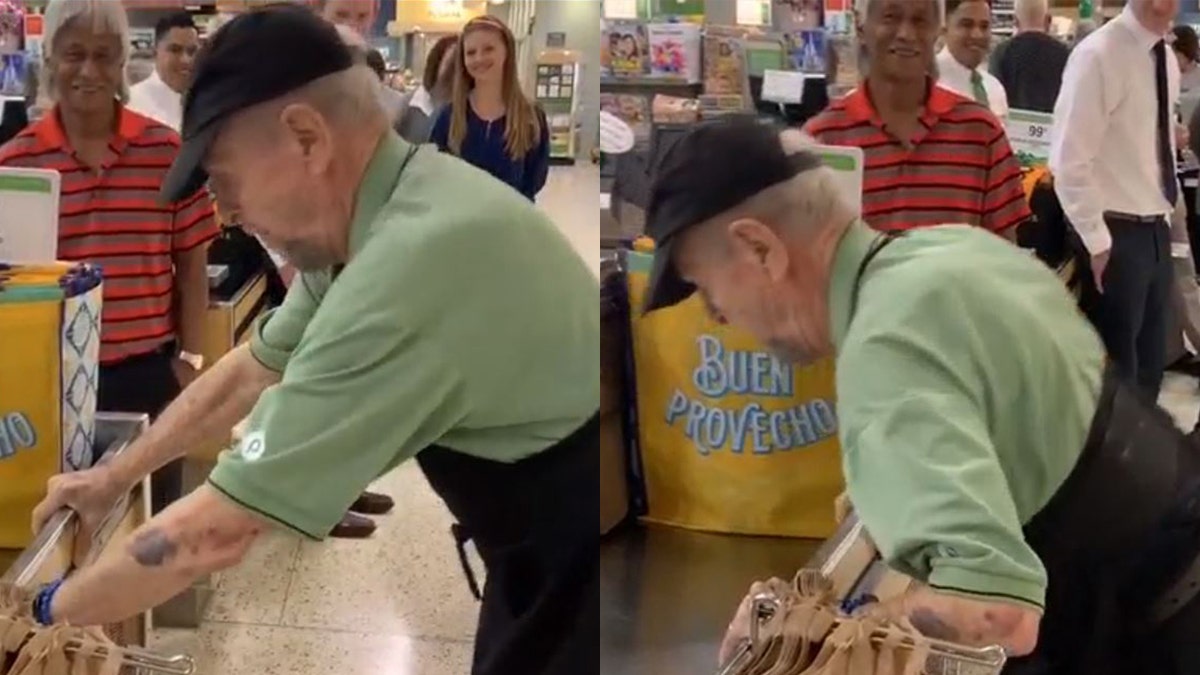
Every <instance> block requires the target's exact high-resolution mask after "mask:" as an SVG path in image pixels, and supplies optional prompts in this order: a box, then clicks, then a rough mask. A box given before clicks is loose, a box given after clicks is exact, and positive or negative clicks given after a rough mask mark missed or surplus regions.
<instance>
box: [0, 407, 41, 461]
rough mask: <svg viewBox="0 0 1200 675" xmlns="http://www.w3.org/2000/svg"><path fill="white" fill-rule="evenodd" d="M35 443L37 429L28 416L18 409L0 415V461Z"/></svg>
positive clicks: (30, 447) (27, 448) (32, 446)
mask: <svg viewBox="0 0 1200 675" xmlns="http://www.w3.org/2000/svg"><path fill="white" fill-rule="evenodd" d="M36 445H37V430H35V429H34V428H33V423H32V422H30V421H29V416H28V415H26V414H25V413H23V412H20V411H14V412H10V413H8V414H5V415H0V461H4V460H6V459H9V458H11V457H12V456H13V455H15V454H17V453H18V452H20V451H21V450H32V449H33V448H34V446H36Z"/></svg>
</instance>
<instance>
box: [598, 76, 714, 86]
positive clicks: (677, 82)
mask: <svg viewBox="0 0 1200 675" xmlns="http://www.w3.org/2000/svg"><path fill="white" fill-rule="evenodd" d="M600 86H602V87H699V86H700V83H699V82H688V81H687V80H685V79H683V78H674V77H604V78H601V79H600Z"/></svg>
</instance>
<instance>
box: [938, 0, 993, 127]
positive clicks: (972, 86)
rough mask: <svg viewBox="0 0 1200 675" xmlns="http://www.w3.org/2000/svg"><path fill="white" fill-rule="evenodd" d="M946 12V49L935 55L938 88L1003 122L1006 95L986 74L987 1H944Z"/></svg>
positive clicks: (988, 40) (989, 7) (989, 28)
mask: <svg viewBox="0 0 1200 675" xmlns="http://www.w3.org/2000/svg"><path fill="white" fill-rule="evenodd" d="M945 8H946V20H945V24H944V25H943V26H942V36H943V38H944V40H945V42H946V46H945V47H943V48H942V51H941V52H940V53H938V55H937V68H938V85H940V86H942V87H945V88H946V89H949V90H950V91H953V92H955V93H957V94H961V95H963V96H966V97H967V98H969V99H971V100H973V101H975V102H976V103H979V104H981V105H985V106H987V108H988V109H989V110H991V111H992V114H993V115H995V116H996V117H999V118H1001V119H1003V118H1004V117H1006V116H1007V115H1008V95H1007V94H1006V93H1005V91H1004V85H1002V84H1000V80H997V79H996V76H995V75H992V74H991V73H989V72H988V70H987V55H988V50H989V49H991V46H992V4H991V2H990V0H945Z"/></svg>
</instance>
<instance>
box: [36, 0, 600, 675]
mask: <svg viewBox="0 0 1200 675" xmlns="http://www.w3.org/2000/svg"><path fill="white" fill-rule="evenodd" d="M376 82H377V80H376V78H375V75H374V73H372V72H371V71H370V69H369V68H367V67H366V66H361V65H356V64H355V62H354V59H353V58H352V56H351V54H350V53H349V51H348V50H347V49H346V47H345V46H344V45H343V44H342V42H341V40H340V39H339V37H338V34H337V32H336V30H335V29H334V28H333V26H331V25H330V24H328V23H326V22H324V21H322V20H321V19H319V18H318V17H316V16H315V15H314V14H312V13H311V12H309V11H308V10H307V9H305V8H303V7H297V6H292V5H283V6H275V7H271V8H266V9H261V10H255V11H252V12H247V13H245V14H243V15H241V16H239V17H237V18H235V19H234V20H233V21H231V22H230V23H228V24H226V25H225V26H224V27H223V28H221V29H220V31H218V32H217V33H216V34H215V35H214V36H213V37H212V38H211V40H210V41H209V43H208V45H206V47H205V49H204V51H203V52H202V53H201V55H200V58H199V60H198V62H197V68H196V75H195V79H194V82H193V84H192V87H191V90H190V93H189V95H188V98H187V100H186V102H185V107H184V113H183V133H182V136H183V146H182V148H181V149H180V152H179V156H178V158H177V159H176V162H175V164H174V166H173V167H172V169H171V172H170V174H169V175H168V177H167V180H166V182H165V184H164V186H163V192H164V193H165V195H166V196H168V197H169V196H171V195H174V194H176V193H177V192H180V191H182V190H187V189H192V190H194V189H196V188H197V187H198V186H200V185H203V184H204V183H205V182H206V181H210V184H211V186H212V188H213V190H214V191H215V193H216V194H217V198H218V199H219V200H220V202H221V204H222V205H223V207H224V209H225V210H226V212H227V213H228V214H229V216H230V217H231V219H232V220H233V221H235V222H239V223H242V224H243V226H244V227H246V228H248V229H250V230H251V231H252V232H253V233H254V234H257V235H259V236H261V237H262V238H263V239H264V240H265V241H266V242H267V244H268V245H269V246H270V247H271V248H272V249H274V250H277V251H280V252H281V253H282V254H283V255H284V256H285V257H287V259H288V260H289V261H290V262H292V263H293V264H294V265H295V266H296V267H297V268H298V269H299V270H300V271H301V276H300V278H299V279H298V280H297V281H296V282H295V283H293V284H292V287H291V289H290V291H289V294H288V296H287V299H286V300H285V301H284V303H283V305H282V306H280V307H279V308H278V309H276V310H274V311H273V312H271V313H270V314H268V315H267V316H266V317H265V318H264V319H263V320H262V321H261V322H260V323H259V325H258V327H257V330H256V332H255V334H254V336H253V338H252V340H251V343H250V345H249V347H248V348H245V349H238V350H235V351H234V352H232V353H231V354H230V355H228V356H227V357H225V358H223V359H222V360H221V361H219V362H218V363H217V364H216V365H215V366H213V368H212V369H211V370H210V371H208V372H207V373H205V374H204V375H203V376H202V377H201V378H200V379H198V380H197V381H196V382H195V384H194V385H193V386H191V387H189V388H188V390H187V392H186V393H185V395H184V396H182V397H181V398H179V399H178V400H177V401H176V403H175V404H174V405H173V406H172V407H171V408H170V409H168V410H167V411H166V412H165V413H164V414H163V415H162V417H161V418H160V419H159V420H158V421H157V422H156V423H155V424H154V425H153V426H151V427H150V429H149V430H148V431H147V432H146V433H145V434H144V435H143V436H142V437H141V438H140V439H138V440H137V441H136V442H135V443H134V444H132V445H131V446H130V447H129V448H128V449H127V450H126V451H125V453H123V454H122V455H120V456H119V457H117V458H116V459H115V460H113V461H111V462H109V463H107V464H104V465H102V466H100V467H98V468H95V469H92V470H89V471H85V472H81V473H78V474H69V475H65V476H61V477H58V478H56V479H55V480H53V481H52V483H51V486H50V495H49V497H48V498H47V499H46V501H45V502H44V503H43V504H41V505H40V506H39V507H38V509H37V512H36V514H35V521H36V523H37V524H40V523H42V522H44V521H45V520H46V519H47V518H48V517H49V515H50V514H51V513H53V512H54V511H55V510H57V509H58V508H60V507H63V506H71V507H73V508H75V509H76V510H77V511H78V512H79V514H80V516H81V519H82V521H83V523H84V525H85V528H89V529H90V528H94V527H96V525H97V524H98V520H99V519H100V518H101V517H102V516H103V514H104V513H105V511H106V509H107V508H108V507H109V506H110V505H111V504H112V503H113V501H115V498H116V497H117V496H118V495H119V494H121V493H122V492H124V491H126V490H128V489H130V487H131V486H132V485H134V484H136V482H137V481H138V480H140V479H141V477H142V476H144V475H145V474H146V473H147V472H148V471H150V470H152V469H154V468H155V467H157V466H161V465H162V464H164V463H165V462H166V461H168V460H169V459H171V458H173V457H178V456H180V455H182V454H184V453H186V452H187V451H188V450H189V449H190V448H193V447H196V445H197V444H198V443H200V442H202V441H203V440H205V439H210V438H216V437H220V436H221V435H223V434H226V433H228V431H229V429H230V427H231V426H232V425H233V424H235V423H236V422H238V421H239V420H241V419H243V418H245V417H246V416H247V415H249V423H248V427H247V429H246V432H245V434H244V436H243V438H242V440H241V442H240V445H239V447H238V448H237V449H236V450H235V451H232V452H229V453H226V454H224V455H223V456H222V457H221V459H220V462H219V463H218V465H217V467H216V469H215V470H214V471H213V473H212V475H211V476H210V478H209V480H208V483H207V484H206V485H204V486H202V487H201V488H199V489H197V490H196V491H195V492H193V493H192V494H190V495H188V496H187V497H185V498H184V499H183V500H181V501H180V502H178V503H176V504H175V505H174V506H172V507H171V508H169V509H167V510H166V511H164V512H163V513H162V514H161V515H159V516H157V517H155V518H154V519H152V520H151V521H150V522H149V523H147V524H146V525H145V526H143V527H142V528H140V529H139V530H138V531H137V532H136V533H134V535H133V536H132V537H131V543H130V545H129V546H128V548H127V550H125V551H123V552H122V554H121V555H114V556H106V557H104V558H103V559H102V560H100V561H99V562H98V563H97V564H95V565H94V566H91V567H88V568H86V569H83V570H81V571H80V572H79V573H78V574H76V575H73V576H72V577H71V578H70V579H68V580H67V581H66V582H65V583H55V584H50V585H48V586H46V587H45V588H43V589H42V590H41V591H40V592H38V593H37V597H36V598H35V599H34V614H35V616H36V617H37V619H38V620H39V621H41V622H43V623H59V622H66V623H70V624H73V625H94V624H105V623H110V622H113V621H117V620H120V619H122V618H123V617H128V616H131V615H133V614H136V613H138V612H141V611H143V610H145V609H147V608H149V607H151V606H153V605H155V604H157V603H160V602H162V601H164V600H167V599H169V598H171V597H173V596H174V595H176V594H177V593H178V592H179V591H180V590H182V589H183V588H185V587H186V586H187V585H188V584H189V583H191V582H192V581H193V580H194V579H195V578H197V577H199V576H200V575H203V574H207V573H211V572H213V571H216V570H219V569H221V568H224V567H228V566H230V565H233V564H236V563H237V562H238V561H239V560H241V558H242V557H243V556H244V554H245V552H246V551H247V549H248V548H249V547H250V546H252V545H253V544H254V542H255V540H256V538H257V535H258V534H259V533H260V532H262V531H263V530H264V529H266V528H267V527H271V526H277V527H282V528H285V529H288V530H291V531H294V532H296V533H299V534H301V535H303V536H306V537H309V538H312V539H321V538H323V537H325V536H326V534H327V533H328V532H329V531H330V529H331V528H332V527H333V526H334V525H335V524H336V523H337V522H338V520H339V519H340V518H341V517H342V514H343V513H344V512H345V510H346V508H347V507H348V506H349V505H350V503H351V502H353V501H354V500H355V498H356V497H358V495H359V494H360V493H361V491H362V489H363V488H364V487H366V486H367V485H368V484H369V483H370V482H371V481H373V480H375V479H376V478H377V477H379V476H380V475H382V474H383V473H385V472H387V471H389V470H391V469H392V468H394V467H395V466H397V465H398V464H399V463H401V462H403V461H406V460H408V459H412V458H415V459H416V460H417V462H418V463H419V464H420V467H421V469H422V471H423V472H424V474H425V476H426V477H427V478H428V479H429V481H430V483H431V485H432V486H433V488H434V490H435V491H436V492H437V493H438V494H439V495H440V496H441V497H442V499H443V500H444V501H445V502H446V505H447V506H448V507H449V510H450V512H451V513H452V514H453V516H454V517H455V519H456V520H457V521H458V524H457V525H456V526H455V528H454V533H455V536H456V538H457V540H458V545H459V547H460V553H461V552H462V548H461V547H462V546H463V545H464V544H465V542H466V541H467V540H473V541H474V543H475V546H476V549H477V550H478V551H479V554H480V557H481V558H482V559H483V561H484V564H485V565H486V566H487V581H486V585H485V586H484V588H483V589H482V592H480V591H479V589H478V588H477V586H476V584H475V583H474V576H473V574H470V571H469V566H467V563H466V560H467V558H466V556H465V554H464V555H463V556H462V560H463V564H464V567H467V570H468V575H467V576H468V579H469V581H470V583H471V586H472V588H474V589H475V590H476V592H477V593H479V594H480V595H481V596H482V605H481V609H480V618H479V626H478V629H477V632H476V647H475V658H474V666H473V673H475V674H476V675H513V674H515V673H522V674H531V675H532V674H545V675H551V674H553V675H559V674H561V675H581V674H582V675H587V674H588V673H593V674H598V673H599V644H598V643H599V629H598V621H599V619H598V615H599V563H598V556H599V540H598V537H597V535H596V530H595V525H596V522H597V519H598V515H599V495H598V493H597V490H596V485H597V482H596V481H597V476H598V472H599V451H598V450H599V416H598V410H599V384H600V381H599V364H598V361H597V354H598V353H599V349H600V318H599V314H598V312H597V309H596V298H597V297H598V296H597V292H598V284H597V282H596V278H595V276H594V275H593V274H592V272H591V270H590V269H588V266H587V265H586V264H585V263H584V261H583V260H582V259H581V258H580V257H579V256H578V255H577V254H576V252H575V250H574V248H573V247H572V246H571V245H570V243H569V242H568V241H567V239H566V238H565V237H564V236H563V235H562V234H561V233H560V232H559V231H558V229H557V228H556V227H555V226H554V225H553V223H551V222H550V221H549V220H548V219H547V217H546V216H545V215H544V214H542V213H541V212H539V211H538V210H537V209H536V208H535V207H533V206H531V205H529V204H528V202H526V201H524V200H522V199H520V197H519V196H514V193H512V191H511V190H509V189H507V188H506V187H505V186H504V185H503V184H502V183H500V182H498V181H496V180H495V179H493V178H492V177H490V176H488V175H487V174H486V173H484V172H481V171H478V170H477V169H474V168H472V167H470V166H468V165H467V164H465V163H463V162H460V161H459V160H457V159H454V158H453V157H448V156H446V155H442V154H439V153H437V152H436V151H430V149H429V148H427V147H419V146H413V145H409V144H408V143H406V142H404V141H403V140H401V139H400V138H399V137H398V136H396V135H395V134H394V133H393V132H392V131H391V128H390V124H389V121H388V120H387V118H386V115H385V114H384V113H383V111H382V110H381V109H380V107H379V106H378V104H377V101H376V99H375V93H376ZM464 195H466V196H468V198H466V199H464V198H463V197H464ZM413 573H414V574H418V575H419V574H420V573H421V571H420V570H413ZM398 666H399V664H398Z"/></svg>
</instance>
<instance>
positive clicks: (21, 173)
mask: <svg viewBox="0 0 1200 675" xmlns="http://www.w3.org/2000/svg"><path fill="white" fill-rule="evenodd" d="M61 182H62V177H61V176H60V175H59V173H58V172H57V171H46V170H42V169H12V168H0V262H6V263H26V264H44V263H48V262H54V261H55V260H57V259H58V197H59V190H60V185H61Z"/></svg>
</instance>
